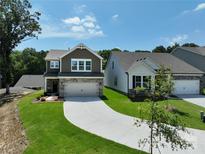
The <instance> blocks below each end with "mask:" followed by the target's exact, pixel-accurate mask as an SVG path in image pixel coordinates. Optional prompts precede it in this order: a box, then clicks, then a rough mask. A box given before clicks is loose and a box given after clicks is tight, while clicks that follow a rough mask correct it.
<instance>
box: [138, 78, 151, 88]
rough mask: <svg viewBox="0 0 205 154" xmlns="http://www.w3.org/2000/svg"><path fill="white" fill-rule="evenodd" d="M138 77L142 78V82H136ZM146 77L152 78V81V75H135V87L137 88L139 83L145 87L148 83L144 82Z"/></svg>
mask: <svg viewBox="0 0 205 154" xmlns="http://www.w3.org/2000/svg"><path fill="white" fill-rule="evenodd" d="M137 76H140V80H141V81H140V82H136V77H137ZM144 76H150V77H151V79H152V76H151V75H135V87H136V85H137V83H140V85H141V86H140V87H144V86H143V85H144V83H146V82H144V79H143V77H144Z"/></svg>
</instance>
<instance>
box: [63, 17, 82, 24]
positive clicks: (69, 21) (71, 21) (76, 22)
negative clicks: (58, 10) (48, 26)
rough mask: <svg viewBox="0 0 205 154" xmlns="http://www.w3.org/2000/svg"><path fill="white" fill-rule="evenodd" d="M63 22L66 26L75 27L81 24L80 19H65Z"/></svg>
mask: <svg viewBox="0 0 205 154" xmlns="http://www.w3.org/2000/svg"><path fill="white" fill-rule="evenodd" d="M62 21H63V22H64V23H66V24H75V25H78V24H80V22H81V20H80V18H79V17H72V18H66V19H63V20H62Z"/></svg>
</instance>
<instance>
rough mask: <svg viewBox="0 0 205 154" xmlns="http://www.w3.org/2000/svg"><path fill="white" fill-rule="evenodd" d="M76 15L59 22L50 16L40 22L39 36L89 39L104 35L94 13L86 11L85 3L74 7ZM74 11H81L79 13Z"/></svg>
mask: <svg viewBox="0 0 205 154" xmlns="http://www.w3.org/2000/svg"><path fill="white" fill-rule="evenodd" d="M74 9H75V10H74V13H75V14H76V15H74V16H71V17H68V18H65V19H62V20H61V22H58V20H57V21H55V23H53V19H52V18H50V19H49V20H50V21H51V22H49V21H47V22H44V24H42V34H41V35H40V36H39V38H55V37H58V38H72V39H80V40H82V39H90V38H94V37H103V36H105V35H104V33H103V30H102V28H101V27H100V26H99V24H98V21H97V19H96V17H95V15H94V14H93V13H92V12H88V11H86V9H87V6H86V5H80V6H77V7H74ZM75 11H78V13H79V12H83V16H82V15H81V14H78V13H76V12H75Z"/></svg>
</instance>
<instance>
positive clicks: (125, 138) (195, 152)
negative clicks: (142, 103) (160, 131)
mask: <svg viewBox="0 0 205 154" xmlns="http://www.w3.org/2000/svg"><path fill="white" fill-rule="evenodd" d="M64 115H65V117H66V119H67V120H69V121H70V122H71V123H73V124H74V125H75V126H78V127H80V128H81V129H83V130H86V131H88V132H90V133H93V134H96V135H98V136H101V137H103V138H106V139H109V140H112V141H115V142H117V143H120V144H124V145H126V146H128V147H131V148H135V149H140V150H143V151H147V152H149V147H148V146H145V147H143V148H142V147H139V144H138V141H139V140H140V139H143V138H145V137H148V136H149V128H148V127H147V125H146V124H142V126H141V127H136V126H135V125H134V122H135V118H134V117H130V116H126V115H123V114H120V113H118V112H115V111H113V110H112V109H111V108H109V107H108V106H107V105H106V104H105V103H104V102H103V101H102V100H100V99H99V98H97V97H73V98H69V99H67V100H66V101H65V102H64ZM189 131H190V132H191V134H190V135H187V134H186V135H185V134H183V136H184V137H185V138H186V139H187V140H189V141H190V142H192V143H193V145H194V149H188V150H183V151H181V150H179V151H174V152H173V151H172V150H171V148H170V147H166V148H164V149H161V153H162V154H165V153H166V154H173V153H174V154H204V153H205V131H200V130H196V129H189ZM154 151H155V153H159V152H158V150H157V149H155V150H154Z"/></svg>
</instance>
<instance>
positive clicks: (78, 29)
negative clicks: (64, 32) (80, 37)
mask: <svg viewBox="0 0 205 154" xmlns="http://www.w3.org/2000/svg"><path fill="white" fill-rule="evenodd" d="M70 30H71V31H73V32H84V31H85V29H84V27H83V26H72V27H71V29H70Z"/></svg>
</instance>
